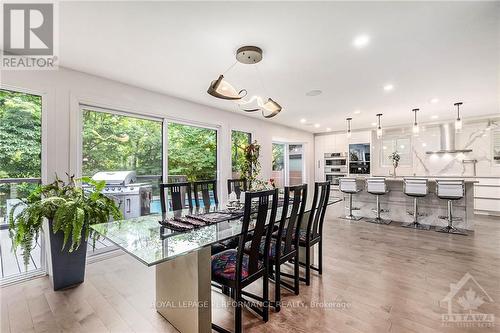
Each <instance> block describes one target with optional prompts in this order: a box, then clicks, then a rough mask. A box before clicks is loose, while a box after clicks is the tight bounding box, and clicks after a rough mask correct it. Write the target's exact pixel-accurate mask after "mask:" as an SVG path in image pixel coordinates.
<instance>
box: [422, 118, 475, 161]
mask: <svg viewBox="0 0 500 333" xmlns="http://www.w3.org/2000/svg"><path fill="white" fill-rule="evenodd" d="M439 134H440V143H441V149H440V150H436V151H427V152H426V154H456V153H470V152H471V151H472V149H456V148H455V124H454V123H446V124H441V125H440V126H439Z"/></svg>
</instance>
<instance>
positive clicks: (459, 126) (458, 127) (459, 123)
mask: <svg viewBox="0 0 500 333" xmlns="http://www.w3.org/2000/svg"><path fill="white" fill-rule="evenodd" d="M462 104H464V103H462V102H458V103H455V104H453V105H455V106H456V107H457V119H456V120H455V131H456V132H459V131H460V130H461V129H462V118H460V105H462Z"/></svg>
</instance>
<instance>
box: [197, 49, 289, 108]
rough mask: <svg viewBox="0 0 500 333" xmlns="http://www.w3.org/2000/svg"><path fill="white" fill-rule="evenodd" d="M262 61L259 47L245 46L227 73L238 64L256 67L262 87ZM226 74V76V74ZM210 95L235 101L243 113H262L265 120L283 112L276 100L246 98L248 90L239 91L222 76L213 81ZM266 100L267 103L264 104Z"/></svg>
mask: <svg viewBox="0 0 500 333" xmlns="http://www.w3.org/2000/svg"><path fill="white" fill-rule="evenodd" d="M261 60H262V49H260V48H259V47H257V46H243V47H240V48H239V49H238V50H237V51H236V62H235V63H234V64H233V65H231V66H230V67H229V68H228V69H227V70H226V72H228V71H229V70H230V69H231V68H232V67H233V66H234V65H236V64H237V63H241V64H245V65H254V66H255V67H254V68H255V70H256V72H257V76H258V78H259V80H260V83H261V85H262V87H263V88H264V90H266V89H265V87H264V83H263V81H262V79H261V78H260V74H259V71H258V68H257V67H256V66H257V63H258V62H260V61H261ZM226 72H224V74H225V73H226ZM207 92H208V93H209V94H210V95H212V96H214V97H217V98H221V99H228V100H233V101H235V102H236V104H237V105H238V106H239V108H240V109H241V110H242V111H245V112H256V111H261V112H262V116H263V117H264V118H272V117H274V116H276V115H277V114H278V113H280V112H281V110H282V107H281V105H280V104H278V103H277V102H276V101H275V100H273V99H272V98H270V97H268V98H267V99H264V98H262V97H260V96H252V97H250V98H246V99H245V98H244V97H246V96H247V90H245V89H243V90H240V91H237V89H235V88H234V87H233V86H232V85H230V84H229V83H228V82H227V81H225V80H224V76H223V75H220V76H219V78H218V79H217V80H214V81H212V83H211V84H210V87H209V88H208V91H207ZM264 100H265V102H264Z"/></svg>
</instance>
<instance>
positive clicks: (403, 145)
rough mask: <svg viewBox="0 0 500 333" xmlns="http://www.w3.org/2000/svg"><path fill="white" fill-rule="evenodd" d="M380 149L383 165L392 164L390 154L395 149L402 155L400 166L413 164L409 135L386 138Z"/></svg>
mask: <svg viewBox="0 0 500 333" xmlns="http://www.w3.org/2000/svg"><path fill="white" fill-rule="evenodd" d="M380 150H381V151H380V155H381V161H380V162H381V163H380V164H381V166H383V167H386V166H392V161H391V160H390V158H389V155H390V154H392V153H393V152H395V151H397V152H398V153H399V155H400V156H401V159H400V160H399V165H400V166H411V139H410V137H409V136H404V137H392V138H384V139H383V140H382V146H381V147H380Z"/></svg>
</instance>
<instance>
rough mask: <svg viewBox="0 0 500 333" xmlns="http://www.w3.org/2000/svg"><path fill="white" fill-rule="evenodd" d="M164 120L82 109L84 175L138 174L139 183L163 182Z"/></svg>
mask: <svg viewBox="0 0 500 333" xmlns="http://www.w3.org/2000/svg"><path fill="white" fill-rule="evenodd" d="M162 127H163V123H162V121H161V120H151V119H143V118H137V117H134V116H124V115H118V114H113V113H108V112H98V111H92V110H83V142H82V144H83V150H82V155H83V160H82V175H84V176H93V175H94V174H96V173H97V172H100V171H135V172H136V174H137V182H140V183H150V184H152V185H153V188H154V189H153V193H154V194H158V183H159V182H161V179H162V165H163V162H162V160H163V159H162V153H163V149H162V147H163V144H162V137H163V136H162V133H163V131H162Z"/></svg>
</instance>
